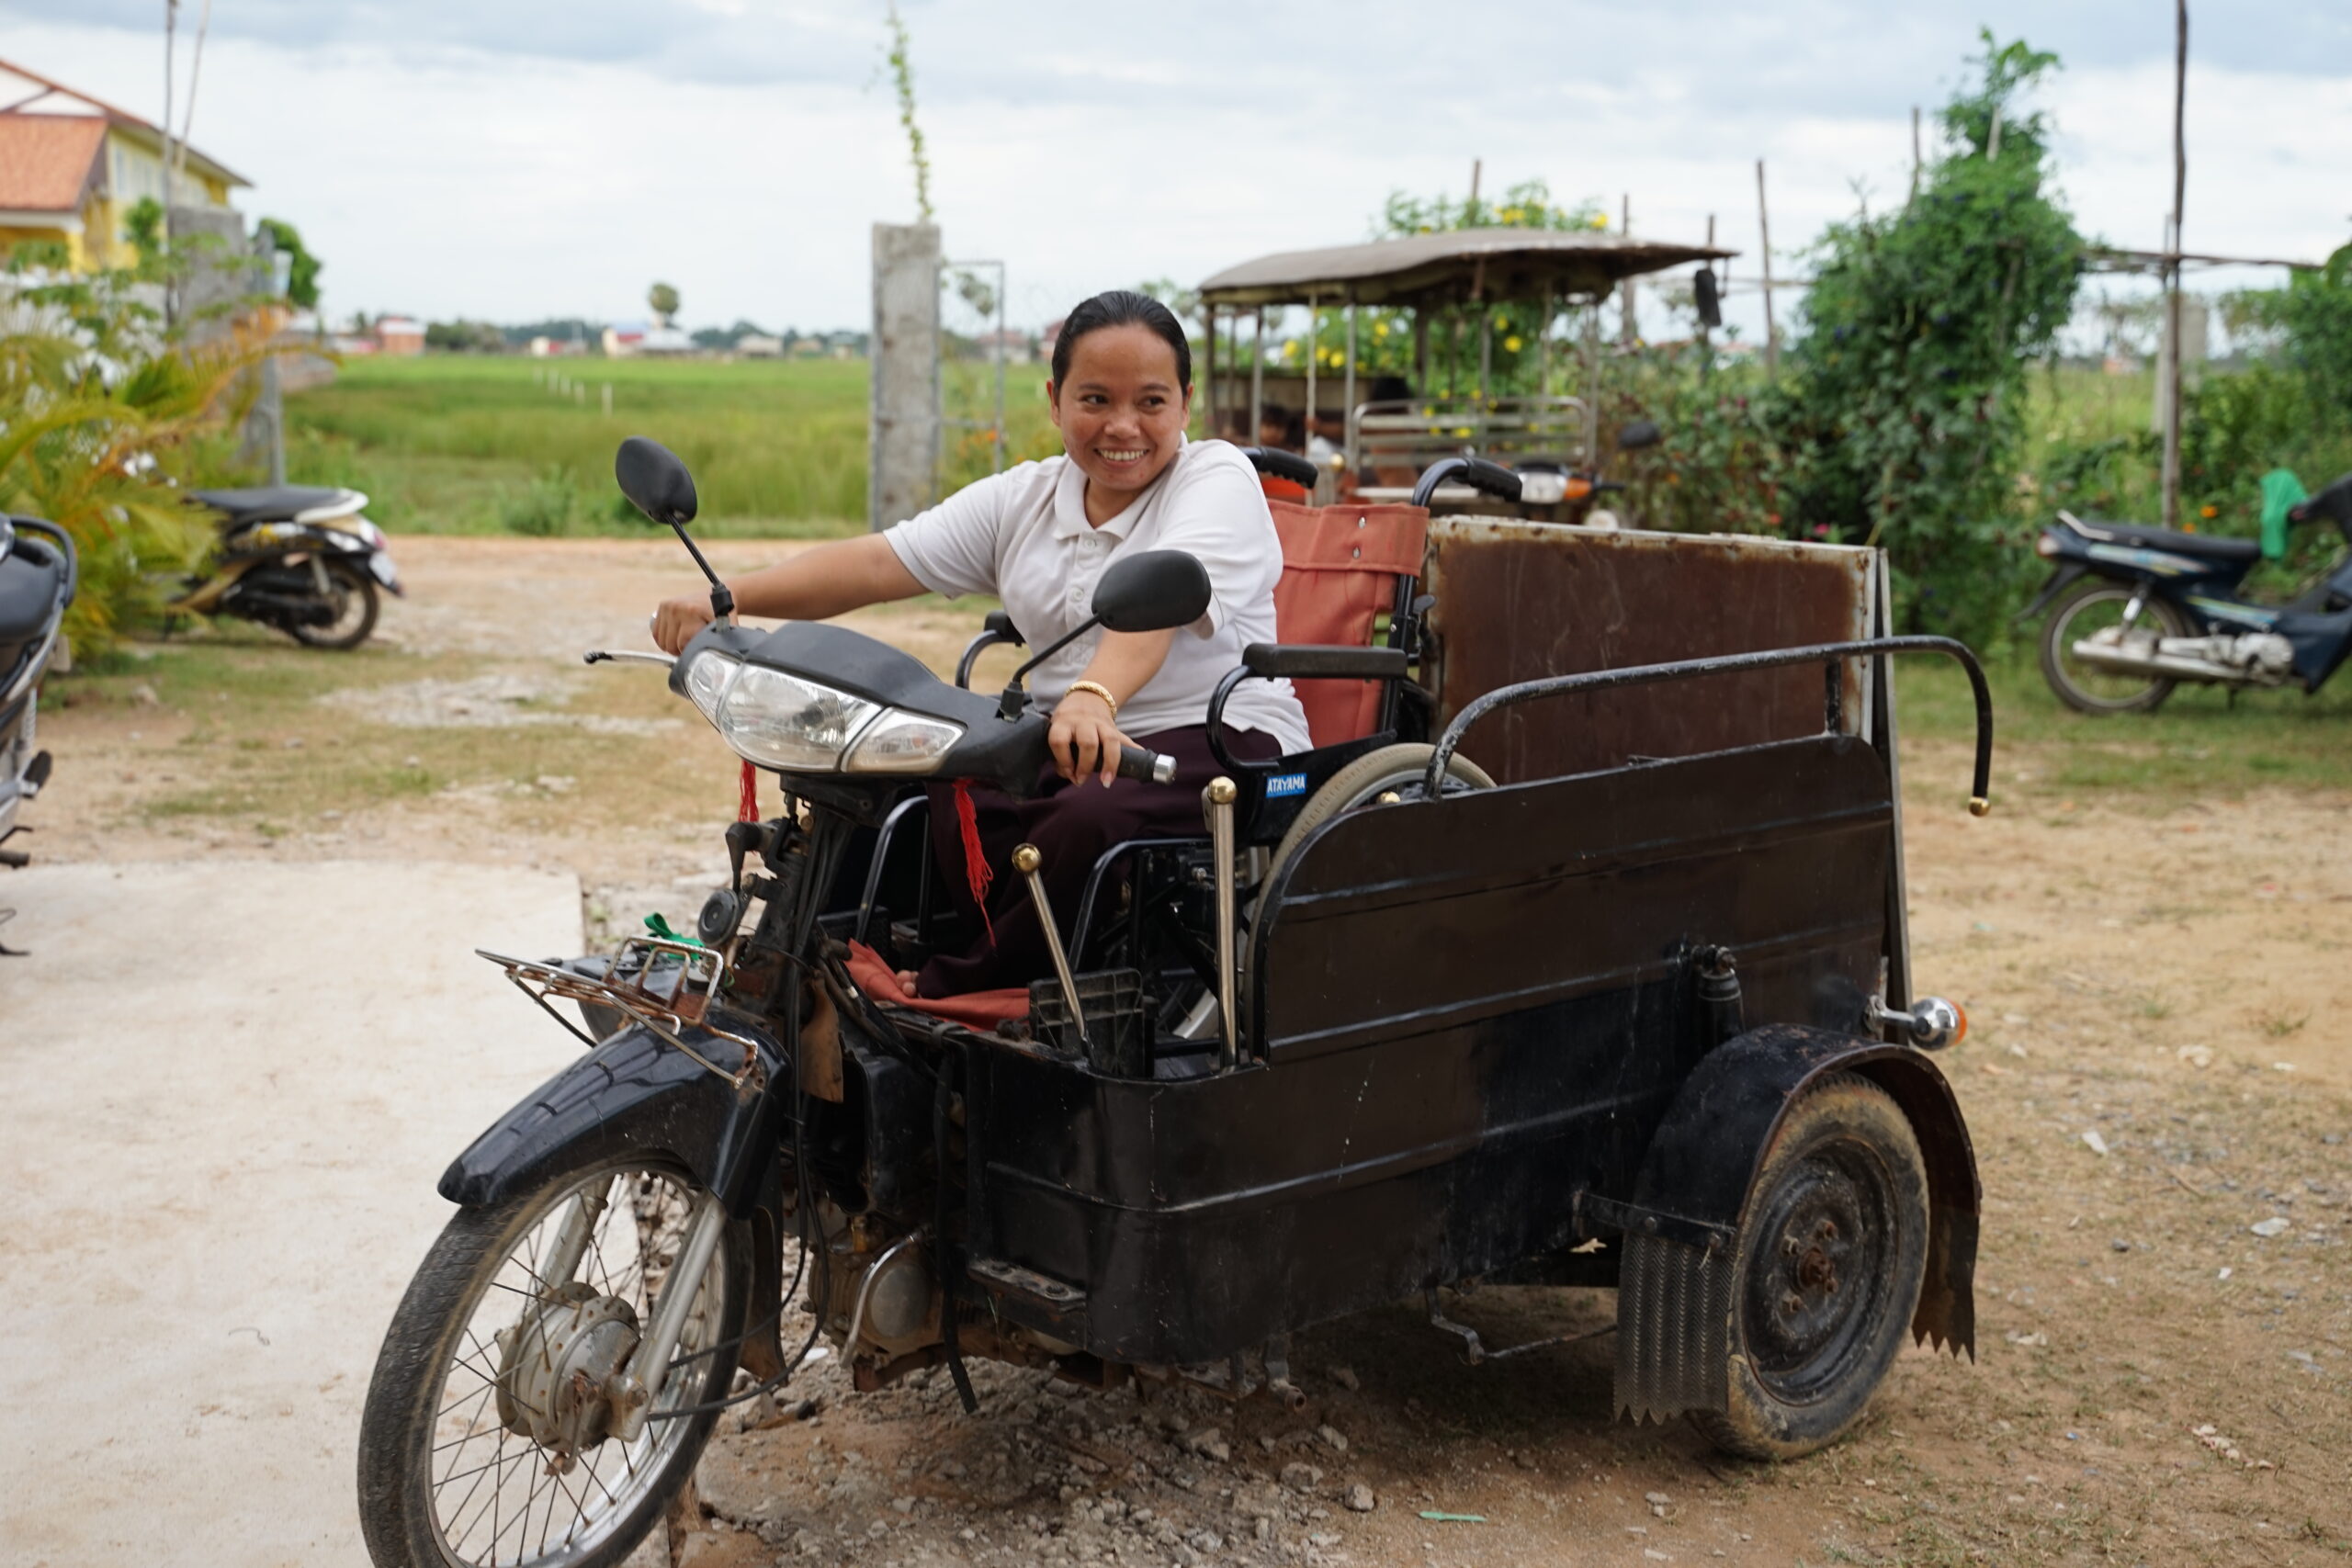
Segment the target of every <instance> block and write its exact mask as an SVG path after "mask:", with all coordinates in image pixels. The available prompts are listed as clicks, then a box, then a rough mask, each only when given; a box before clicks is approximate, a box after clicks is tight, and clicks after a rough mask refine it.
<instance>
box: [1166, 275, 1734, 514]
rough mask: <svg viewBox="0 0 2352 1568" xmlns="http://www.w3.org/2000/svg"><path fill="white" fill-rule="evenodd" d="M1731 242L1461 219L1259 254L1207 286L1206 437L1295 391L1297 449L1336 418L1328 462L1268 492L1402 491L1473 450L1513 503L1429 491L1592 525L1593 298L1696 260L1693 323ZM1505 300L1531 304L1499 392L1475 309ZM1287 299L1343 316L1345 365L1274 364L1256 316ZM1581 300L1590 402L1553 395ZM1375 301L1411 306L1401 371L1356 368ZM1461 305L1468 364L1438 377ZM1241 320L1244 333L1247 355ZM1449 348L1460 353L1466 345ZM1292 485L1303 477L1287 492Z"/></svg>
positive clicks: (1484, 327) (1624, 445)
mask: <svg viewBox="0 0 2352 1568" xmlns="http://www.w3.org/2000/svg"><path fill="white" fill-rule="evenodd" d="M1736 254H1737V253H1736V252H1733V251H1727V250H1719V249H1717V248H1716V247H1715V246H1714V245H1713V243H1708V244H1703V245H1693V244H1686V243H1679V242H1673V241H1666V240H1653V239H1635V238H1633V237H1632V236H1630V235H1626V234H1613V233H1605V232H1601V231H1595V230H1543V229H1464V230H1450V231H1444V232H1440V233H1429V234H1413V235H1408V236H1406V237H1404V238H1401V239H1389V240H1376V241H1372V242H1369V243H1362V244H1352V245H1337V246H1329V247H1326V248H1323V249H1319V250H1309V251H1284V252H1280V253H1277V254H1273V255H1267V256H1260V257H1258V258H1256V259H1255V260H1252V261H1248V262H1244V263H1242V264H1241V265H1238V266H1232V267H1227V269H1225V270H1224V271H1222V272H1219V273H1217V274H1216V275H1215V276H1212V277H1210V278H1209V279H1208V280H1207V281H1206V282H1204V283H1203V284H1202V285H1201V306H1202V310H1204V312H1205V314H1206V316H1207V324H1208V335H1207V342H1206V344H1205V345H1204V348H1205V353H1204V366H1205V370H1204V377H1203V386H1204V399H1203V400H1204V404H1205V414H1206V419H1207V428H1208V429H1209V431H1210V432H1211V433H1212V434H1215V433H1217V432H1220V431H1224V430H1227V429H1228V428H1238V430H1240V431H1241V432H1243V433H1244V442H1245V444H1247V443H1255V442H1258V441H1260V439H1261V437H1260V434H1259V433H1260V430H1261V412H1262V411H1264V410H1266V409H1268V408H1270V407H1283V408H1287V407H1289V406H1290V405H1291V404H1292V403H1294V402H1295V403H1296V404H1297V405H1298V406H1299V407H1300V408H1302V409H1303V410H1304V411H1305V412H1304V419H1303V422H1302V426H1301V432H1300V434H1301V437H1302V439H1301V440H1300V441H1299V442H1297V443H1295V444H1294V445H1293V446H1292V447H1291V448H1290V449H1291V450H1292V451H1293V452H1294V453H1295V454H1296V455H1299V456H1302V457H1304V456H1306V448H1307V447H1309V446H1314V445H1315V444H1314V443H1312V442H1310V441H1308V440H1307V439H1306V434H1307V433H1309V432H1311V431H1313V430H1314V429H1315V428H1316V427H1317V425H1318V424H1322V425H1328V424H1329V423H1332V421H1331V420H1330V419H1329V417H1327V416H1329V415H1332V414H1336V415H1338V416H1339V417H1340V418H1341V419H1344V422H1345V424H1344V438H1343V440H1342V441H1341V442H1340V443H1339V444H1338V446H1337V449H1336V450H1332V451H1330V452H1329V454H1328V457H1325V455H1324V454H1323V452H1322V449H1321V447H1319V446H1317V447H1316V455H1317V457H1323V459H1324V460H1322V461H1319V462H1317V464H1316V465H1315V469H1316V470H1317V471H1316V472H1314V473H1313V474H1312V475H1311V477H1310V476H1309V475H1308V474H1307V473H1306V472H1304V471H1294V470H1292V469H1289V468H1285V469H1284V470H1283V474H1282V475H1281V476H1279V477H1277V478H1276V479H1274V480H1273V481H1272V484H1271V485H1270V488H1269V493H1270V494H1273V495H1277V496H1281V497H1284V498H1291V499H1298V500H1306V499H1309V498H1310V496H1311V498H1312V499H1314V500H1316V501H1318V502H1325V503H1329V502H1333V501H1335V500H1340V499H1345V500H1349V501H1356V502H1369V503H1374V504H1378V503H1382V502H1402V501H1405V500H1407V499H1408V496H1409V494H1410V493H1411V491H1412V489H1413V487H1414V486H1415V485H1416V484H1417V483H1418V481H1419V476H1420V475H1421V474H1422V473H1424V472H1426V471H1427V470H1428V468H1429V467H1430V465H1431V464H1433V463H1436V462H1439V461H1442V460H1443V459H1445V458H1447V457H1483V458H1486V459H1487V461H1489V462H1493V463H1496V464H1498V465H1499V466H1501V467H1503V468H1510V470H1512V471H1513V472H1515V473H1517V474H1518V475H1519V476H1520V478H1521V493H1520V495H1519V496H1518V498H1517V499H1516V500H1515V501H1513V502H1510V503H1508V504H1506V503H1504V502H1501V501H1500V500H1499V498H1498V497H1496V496H1494V495H1493V494H1491V493H1490V492H1484V491H1478V490H1476V488H1475V487H1472V486H1468V485H1463V484H1458V483H1457V484H1450V485H1447V486H1446V487H1444V488H1443V489H1442V490H1440V491H1436V492H1435V493H1434V500H1435V501H1436V502H1437V503H1438V504H1441V505H1443V506H1447V507H1450V508H1454V509H1467V508H1477V509H1482V510H1486V511H1490V512H1504V511H1507V512H1510V513H1515V514H1518V515H1521V516H1530V517H1536V518H1541V519H1543V520H1545V521H1549V522H1563V523H1565V522H1582V521H1586V520H1587V519H1588V517H1589V508H1590V506H1591V504H1592V503H1593V502H1595V501H1596V500H1597V498H1598V497H1599V496H1600V495H1601V494H1602V493H1604V492H1606V491H1611V490H1616V489H1620V488H1622V487H1621V486H1619V485H1616V484H1614V483H1611V481H1609V480H1607V479H1603V478H1602V477H1601V472H1600V470H1601V467H1602V461H1603V457H1604V456H1605V453H1604V443H1603V439H1602V433H1601V430H1600V404H1599V401H1598V400H1597V399H1595V398H1594V397H1592V396H1591V395H1590V393H1591V391H1592V389H1595V388H1597V387H1598V386H1599V385H1600V380H1601V378H1602V375H1603V364H1604V361H1605V358H1606V353H1605V350H1604V348H1603V345H1602V343H1601V338H1600V309H1599V308H1600V302H1601V301H1602V300H1603V299H1607V298H1608V297H1609V296H1610V295H1611V293H1612V292H1614V291H1616V290H1618V289H1620V288H1625V287H1627V286H1628V285H1629V284H1630V283H1631V281H1632V280H1633V279H1634V278H1636V277H1641V276H1648V275H1651V274H1654V273H1659V272H1664V271H1667V270H1668V269H1669V268H1674V267H1681V266H1688V265H1691V264H1692V263H1697V264H1699V265H1700V271H1699V273H1697V274H1694V275H1693V296H1694V300H1695V303H1696V304H1697V306H1698V310H1699V313H1700V319H1701V321H1702V325H1720V324H1721V321H1720V317H1719V315H1718V314H1717V311H1716V299H1717V285H1716V278H1715V274H1714V272H1713V268H1714V266H1715V265H1717V264H1719V263H1724V262H1727V261H1728V260H1729V259H1730V258H1731V257H1732V256H1734V255H1736ZM1500 303H1512V304H1516V305H1521V306H1530V305H1532V307H1534V310H1535V315H1536V318H1537V321H1538V326H1537V330H1536V333H1535V341H1534V344H1533V347H1534V352H1535V355H1536V368H1535V377H1534V382H1533V385H1532V387H1519V388H1516V389H1505V388H1504V387H1503V385H1502V383H1501V379H1500V378H1499V376H1498V374H1497V373H1496V370H1495V367H1494V347H1495V344H1494V320H1493V317H1492V315H1491V314H1490V311H1489V310H1487V309H1480V307H1492V306H1494V305H1497V304H1500ZM1295 306H1304V307H1305V308H1306V311H1307V320H1308V321H1309V322H1310V323H1314V322H1317V321H1320V320H1321V318H1322V315H1323V313H1325V312H1330V311H1336V312H1338V313H1339V315H1340V328H1341V332H1342V334H1343V335H1342V339H1341V346H1340V364H1339V367H1338V368H1339V371H1340V374H1339V376H1338V377H1337V378H1333V377H1331V376H1329V375H1323V374H1321V373H1320V372H1321V369H1322V367H1321V365H1320V364H1319V363H1318V362H1319V360H1320V357H1321V356H1320V355H1319V354H1317V353H1312V352H1310V353H1308V354H1307V355H1305V356H1304V358H1303V360H1302V362H1301V363H1300V365H1299V366H1298V367H1297V368H1296V369H1292V368H1290V367H1288V366H1287V365H1286V364H1284V365H1281V366H1274V367H1270V365H1269V357H1270V356H1269V354H1268V348H1267V343H1266V312H1267V311H1268V310H1277V311H1282V310H1288V309H1290V308H1292V307H1295ZM1577 308H1581V313H1582V317H1583V321H1582V328H1583V330H1582V334H1581V342H1580V344H1579V345H1578V348H1577V355H1578V356H1579V358H1580V359H1581V361H1582V365H1581V382H1582V385H1583V386H1584V388H1585V389H1586V390H1587V394H1588V395H1586V396H1584V397H1573V396H1567V395H1563V394H1560V393H1558V392H1556V391H1555V383H1556V382H1557V381H1558V379H1559V378H1558V376H1557V375H1556V367H1555V363H1554V344H1553V336H1552V332H1551V323H1552V322H1553V321H1554V320H1555V318H1557V316H1558V315H1559V314H1560V313H1561V312H1562V311H1563V310H1570V309H1577ZM1373 310H1388V311H1399V312H1405V313H1407V314H1408V315H1409V317H1410V320H1411V329H1410V330H1411V350H1410V354H1409V356H1408V365H1409V367H1410V370H1411V374H1410V376H1409V377H1404V378H1400V377H1394V376H1390V377H1381V378H1371V377H1367V376H1363V375H1359V373H1358V362H1359V358H1360V355H1361V350H1362V348H1363V340H1362V333H1360V332H1359V324H1360V318H1361V317H1362V315H1363V313H1365V312H1369V311H1373ZM1471 310H1475V311H1476V361H1475V364H1464V365H1460V366H1455V367H1450V368H1448V369H1446V370H1445V371H1444V372H1442V373H1441V370H1440V368H1439V361H1440V355H1438V354H1437V353H1436V352H1435V350H1434V349H1433V347H1432V344H1431V337H1432V333H1431V327H1432V324H1433V323H1436V322H1441V321H1448V320H1454V319H1455V318H1457V317H1458V316H1459V315H1460V313H1462V312H1464V311H1471ZM1245 319H1246V320H1248V321H1250V324H1251V330H1252V337H1251V341H1250V344H1249V345H1248V347H1247V349H1246V350H1245V348H1244V345H1243V343H1242V339H1241V324H1242V322H1243V321H1244V320H1245ZM1629 320H1630V318H1629ZM1454 325H1455V328H1456V331H1457V332H1459V330H1460V327H1461V325H1462V323H1461V322H1460V321H1458V320H1454ZM1629 330H1630V329H1629ZM1307 335H1308V338H1309V340H1310V342H1311V341H1312V340H1313V339H1314V338H1315V336H1316V333H1315V332H1314V331H1313V330H1312V327H1311V326H1310V331H1309V333H1308V334H1307ZM1456 346H1457V349H1458V351H1459V352H1460V354H1461V355H1464V357H1466V356H1467V355H1468V354H1469V352H1470V349H1469V345H1468V344H1458V345H1456ZM1245 361H1246V367H1245ZM1220 366H1222V368H1220ZM1441 384H1442V385H1441ZM1334 399H1336V400H1337V401H1336V403H1335V402H1334V401H1333V400H1334ZM1637 423H1639V422H1637ZM1655 440H1657V431H1656V429H1655V427H1654V426H1653V427H1649V428H1648V429H1646V430H1645V431H1637V432H1636V433H1635V434H1634V438H1633V439H1632V440H1631V441H1630V442H1628V441H1624V440H1622V439H1621V440H1618V441H1615V442H1613V443H1611V444H1610V445H1611V446H1614V447H1615V448H1616V449H1617V450H1621V451H1622V450H1625V449H1628V448H1629V447H1638V446H1644V445H1647V444H1648V443H1650V442H1654V441H1655ZM1290 485H1298V486H1299V488H1298V489H1296V490H1292V489H1285V488H1283V487H1285V486H1290Z"/></svg>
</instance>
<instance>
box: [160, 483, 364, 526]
mask: <svg viewBox="0 0 2352 1568" xmlns="http://www.w3.org/2000/svg"><path fill="white" fill-rule="evenodd" d="M353 493H354V492H353V491H347V490H343V489H339V488H337V487H334V486H331V485H254V486H252V487H250V488H248V489H244V490H196V491H188V494H189V495H191V496H193V497H194V498H195V499H196V500H198V501H200V502H204V504H205V505H207V506H211V507H217V508H219V509H220V511H222V512H225V513H228V516H227V517H226V518H225V519H224V520H223V521H222V523H221V526H222V527H223V528H242V527H243V526H244V525H246V524H248V523H280V522H285V521H287V520H288V519H290V518H293V517H296V516H299V515H300V514H301V513H305V512H313V511H316V510H317V509H318V508H320V507H322V506H331V505H334V503H336V502H340V501H342V500H343V499H344V498H345V497H346V496H349V495H351V494H353Z"/></svg>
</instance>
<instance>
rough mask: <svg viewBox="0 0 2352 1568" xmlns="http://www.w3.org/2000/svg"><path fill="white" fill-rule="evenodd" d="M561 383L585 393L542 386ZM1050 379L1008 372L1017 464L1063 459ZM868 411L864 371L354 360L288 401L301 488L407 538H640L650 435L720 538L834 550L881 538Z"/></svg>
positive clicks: (972, 449)
mask: <svg viewBox="0 0 2352 1568" xmlns="http://www.w3.org/2000/svg"><path fill="white" fill-rule="evenodd" d="M949 368H950V370H951V372H952V373H953V374H954V375H955V376H956V378H958V386H957V388H956V392H957V398H958V401H959V402H961V403H964V404H966V405H967V406H969V407H970V408H971V409H973V410H974V411H975V412H978V411H980V410H982V408H983V405H982V403H981V402H980V401H979V400H978V396H977V395H976V394H977V388H973V389H967V388H964V387H963V386H962V384H961V383H962V382H963V381H968V380H972V379H973V378H972V377H971V376H970V375H969V374H968V372H969V370H970V369H971V368H972V367H962V366H956V367H949ZM554 376H562V377H564V378H569V379H570V380H571V381H574V382H577V383H579V384H580V386H581V387H582V388H583V389H584V391H583V392H582V393H580V394H568V393H563V392H560V391H558V390H556V389H552V388H551V387H550V386H548V385H546V384H543V381H542V378H549V377H554ZM1044 378H1045V371H1044V367H1041V366H1015V367H1012V368H1011V370H1010V372H1009V375H1008V378H1007V388H1006V405H1007V418H1006V425H1007V428H1008V432H1009V434H1010V437H1011V440H1010V449H1011V453H1012V457H1014V458H1015V459H1018V458H1020V457H1042V456H1045V455H1046V453H1048V452H1051V451H1054V450H1057V449H1058V447H1057V446H1055V445H1054V443H1053V440H1052V429H1051V426H1050V425H1049V424H1048V423H1046V412H1045V408H1044V400H1043V396H1042V388H1043V385H1044ZM606 383H610V384H611V386H612V389H613V413H612V417H611V418H609V419H607V418H606V417H605V413H604V410H603V399H602V389H603V388H604V386H605V384H606ZM866 400H867V377H866V365H865V361H863V360H789V361H765V362H763V361H743V362H738V363H734V364H722V363H718V362H716V361H700V360H694V361H683V362H670V363H662V362H655V361H645V360H610V359H575V360H552V361H551V360H531V359H525V358H520V357H512V358H500V357H474V356H470V355H426V356H424V357H422V358H417V359H355V360H353V361H351V362H350V363H348V364H346V365H345V366H344V367H342V369H341V372H340V373H339V374H338V375H337V377H336V378H335V380H334V383H333V384H332V385H329V386H325V387H319V388H313V389H310V390H307V391H304V392H300V393H298V394H296V395H295V396H293V397H291V398H289V399H288V400H287V455H286V456H287V477H288V479H292V480H293V481H295V482H296V483H299V484H344V485H351V486H353V487H355V488H356V489H359V490H363V491H367V492H368V496H369V498H370V505H369V508H368V510H369V514H370V515H371V516H373V517H374V518H375V519H376V521H377V522H379V523H380V524H382V525H384V526H385V527H387V528H390V529H392V530H394V531H395V532H410V533H436V534H481V533H501V532H516V533H529V534H575V535H577V534H616V535H618V534H632V533H635V532H637V531H639V529H640V528H642V526H643V524H642V523H641V522H640V521H639V520H637V518H636V514H635V513H633V512H628V511H627V510H626V509H625V503H623V502H621V501H620V499H619V497H618V494H617V493H616V491H614V489H613V484H612V462H613V449H614V447H616V446H618V445H619V444H620V442H621V440H622V438H623V437H625V436H628V435H638V434H642V435H650V436H653V437H654V438H656V439H657V440H660V441H661V442H662V443H663V444H664V445H666V446H670V447H671V448H672V449H673V450H674V451H676V452H677V453H678V455H679V456H681V457H684V458H685V460H686V461H687V463H688V464H689V465H691V466H692V467H693V468H694V471H695V482H696V484H697V486H698V487H699V488H700V491H701V493H702V510H703V515H704V517H705V519H707V524H706V531H707V532H708V533H710V534H712V535H714V536H761V537H818V536H830V535H836V534H842V533H852V532H855V531H856V530H857V529H858V528H860V527H862V526H863V525H864V523H865V465H866V443H865V432H866ZM988 403H989V405H991V406H992V403H993V393H992V390H991V391H990V392H989V400H988ZM951 412H952V411H951ZM946 447H947V450H946V452H945V453H944V460H943V468H944V469H945V473H944V479H945V481H946V482H947V483H948V484H950V485H956V484H962V483H965V482H967V481H968V480H970V479H975V478H978V476H979V475H981V474H984V473H986V472H987V471H988V443H987V438H986V436H985V434H982V433H978V432H972V431H964V430H956V429H951V430H949V431H948V432H947V435H946Z"/></svg>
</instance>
